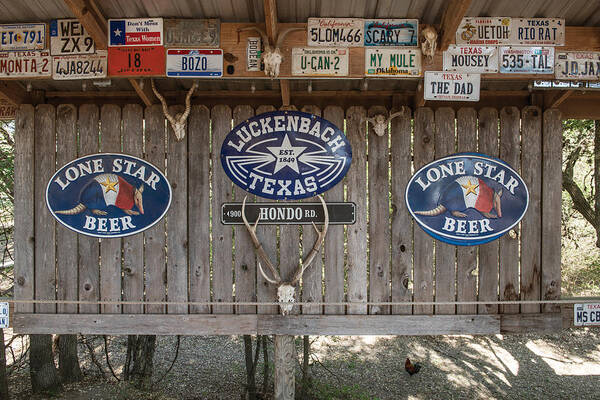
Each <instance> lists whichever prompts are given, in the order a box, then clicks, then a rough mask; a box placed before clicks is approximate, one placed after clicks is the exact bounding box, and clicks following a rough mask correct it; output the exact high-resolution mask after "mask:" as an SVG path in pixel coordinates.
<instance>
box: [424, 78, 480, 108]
mask: <svg viewBox="0 0 600 400" xmlns="http://www.w3.org/2000/svg"><path fill="white" fill-rule="evenodd" d="M480 84H481V75H479V74H464V73H457V72H425V83H424V85H423V91H424V98H425V100H436V101H440V100H441V101H479V92H480V87H481V85H480Z"/></svg>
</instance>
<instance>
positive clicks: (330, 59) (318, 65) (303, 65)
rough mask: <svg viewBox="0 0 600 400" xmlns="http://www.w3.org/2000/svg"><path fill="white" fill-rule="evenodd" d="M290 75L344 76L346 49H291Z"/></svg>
mask: <svg viewBox="0 0 600 400" xmlns="http://www.w3.org/2000/svg"><path fill="white" fill-rule="evenodd" d="M292 75H311V76H346V75H348V50H347V49H332V48H329V49H327V48H306V47H296V48H294V49H292Z"/></svg>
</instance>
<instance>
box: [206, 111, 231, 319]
mask: <svg viewBox="0 0 600 400" xmlns="http://www.w3.org/2000/svg"><path fill="white" fill-rule="evenodd" d="M211 118H212V151H211V154H212V168H213V169H212V182H213V185H212V195H213V199H212V211H213V216H217V217H216V218H215V219H214V220H213V224H212V238H213V244H212V254H213V262H212V271H213V273H212V277H213V281H212V288H213V301H216V302H220V301H232V299H233V293H232V283H233V257H232V251H231V248H232V245H233V231H232V229H231V227H230V226H227V225H222V224H221V223H220V222H219V219H218V218H219V217H218V215H219V211H220V209H221V204H222V203H224V202H229V201H231V200H232V186H231V185H232V183H231V180H229V178H228V177H227V175H225V171H223V168H221V157H220V155H221V144H222V143H223V141H224V139H225V136H226V135H227V134H228V133H229V131H231V109H230V108H229V107H228V106H223V105H218V106H215V107H213V109H212V110H211ZM213 312H214V313H215V314H231V313H232V312H233V307H231V306H214V307H213Z"/></svg>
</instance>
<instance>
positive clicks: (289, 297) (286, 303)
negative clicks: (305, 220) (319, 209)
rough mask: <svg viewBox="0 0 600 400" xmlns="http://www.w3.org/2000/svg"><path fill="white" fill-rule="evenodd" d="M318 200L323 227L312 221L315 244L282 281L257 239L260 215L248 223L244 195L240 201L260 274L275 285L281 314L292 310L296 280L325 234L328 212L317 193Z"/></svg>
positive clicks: (314, 254) (313, 256) (323, 201)
mask: <svg viewBox="0 0 600 400" xmlns="http://www.w3.org/2000/svg"><path fill="white" fill-rule="evenodd" d="M319 200H320V201H321V204H322V205H323V212H324V215H325V222H324V223H323V229H321V230H319V229H317V226H316V225H315V224H314V223H313V227H314V229H315V231H317V234H318V237H317V240H316V241H315V244H314V245H313V247H312V249H311V250H310V252H309V253H308V255H307V256H306V258H305V259H304V261H302V264H301V265H298V268H296V271H295V272H294V275H293V276H292V279H290V280H289V281H283V280H282V279H281V276H280V275H279V272H277V269H276V268H275V266H274V265H273V263H272V262H271V260H270V259H269V257H268V256H267V253H265V250H264V249H263V247H262V245H261V244H260V241H259V240H258V237H257V236H256V226H257V225H258V221H260V216H259V217H258V218H257V219H256V222H255V223H254V225H250V224H249V223H248V220H247V219H246V198H245V197H244V201H243V202H242V220H243V221H244V225H245V226H246V229H247V230H248V233H249V234H250V238H251V239H252V243H254V249H255V251H256V254H257V256H258V258H259V262H258V270H259V271H260V273H261V275H262V276H263V278H265V280H266V281H267V282H270V283H272V284H273V285H277V300H278V301H279V308H280V309H281V314H282V315H288V314H289V313H290V312H291V311H292V308H293V307H294V302H295V295H296V285H297V284H298V282H300V279H301V278H302V274H303V273H304V270H306V268H308V267H309V266H310V264H311V263H312V262H313V260H314V259H315V256H316V255H317V254H318V253H319V249H320V248H321V244H322V243H323V239H324V238H325V235H327V227H328V226H329V212H328V211H327V204H325V200H323V196H320V195H319ZM261 262H262V263H264V264H265V265H266V266H267V267H268V268H269V270H270V271H271V275H272V278H271V277H268V276H267V274H266V273H265V271H264V270H263V268H262V263H261Z"/></svg>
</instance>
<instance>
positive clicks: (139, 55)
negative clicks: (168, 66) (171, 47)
mask: <svg viewBox="0 0 600 400" xmlns="http://www.w3.org/2000/svg"><path fill="white" fill-rule="evenodd" d="M108 60H109V62H108V74H109V75H120V76H136V75H164V74H165V48H164V47H163V46H140V47H109V48H108Z"/></svg>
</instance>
